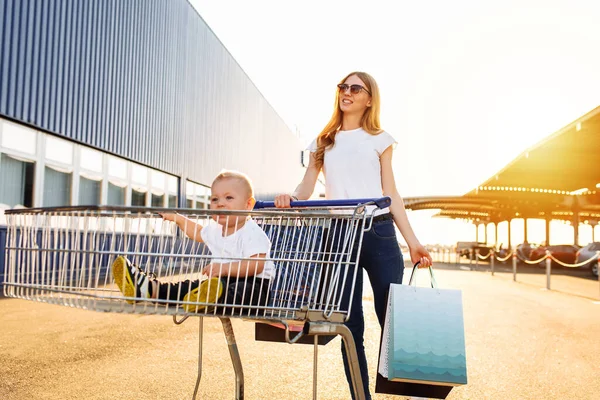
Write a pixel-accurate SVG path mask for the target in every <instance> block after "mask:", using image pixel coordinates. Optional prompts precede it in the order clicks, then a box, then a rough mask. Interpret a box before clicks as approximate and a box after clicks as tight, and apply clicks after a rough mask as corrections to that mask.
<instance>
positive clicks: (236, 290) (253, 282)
mask: <svg viewBox="0 0 600 400" xmlns="http://www.w3.org/2000/svg"><path fill="white" fill-rule="evenodd" d="M254 204H255V199H254V194H253V188H252V184H251V182H250V179H249V178H248V177H247V176H246V175H245V174H243V173H240V172H237V171H224V172H221V173H220V174H219V175H218V176H217V177H216V178H215V179H214V181H213V183H212V186H211V197H210V208H211V209H212V210H215V209H216V210H252V208H253V207H254ZM161 215H162V217H163V219H164V220H167V221H173V222H174V223H175V224H177V226H178V227H179V228H180V229H181V230H182V231H183V232H184V233H185V234H186V235H187V236H188V237H189V238H191V239H193V240H195V241H197V242H200V243H205V244H206V245H207V246H208V248H209V249H210V251H211V254H212V256H211V260H212V262H211V263H210V264H208V265H207V266H205V267H204V269H203V271H202V272H203V275H206V276H207V277H208V278H204V279H197V280H185V281H179V282H174V283H172V282H160V281H159V280H157V279H156V277H155V276H154V274H150V273H147V272H146V271H143V270H142V269H141V268H139V267H137V266H136V265H133V264H132V263H131V262H130V261H129V260H128V259H127V258H126V257H123V256H119V257H117V259H116V260H115V261H114V262H113V264H112V272H113V277H114V279H115V283H116V284H117V286H118V287H119V289H120V290H121V292H122V293H123V294H124V295H125V296H126V297H130V298H135V301H138V299H139V300H144V299H148V300H150V301H151V300H152V299H161V300H171V301H183V302H184V303H185V304H184V306H183V307H184V308H185V310H186V311H188V312H204V311H207V312H208V311H209V310H205V306H204V305H202V304H194V303H209V304H215V303H216V304H223V305H230V306H233V305H237V306H240V305H246V306H255V305H258V306H260V305H265V304H267V301H268V295H269V286H270V285H269V284H270V280H271V278H272V277H273V276H274V274H275V267H274V265H273V262H272V261H269V260H266V259H267V258H269V252H270V249H271V241H270V240H269V238H268V237H267V235H266V234H265V232H264V231H263V230H262V229H261V228H260V227H259V226H258V225H257V224H256V222H255V221H253V220H252V219H251V218H250V217H248V216H246V215H234V214H227V212H225V213H224V214H223V215H213V216H212V220H210V221H209V223H208V224H205V225H204V226H203V225H201V224H198V223H196V222H194V221H192V220H190V219H189V218H187V217H185V216H183V215H181V214H176V213H164V214H161ZM135 301H134V300H128V302H130V303H134V302H135ZM229 309H232V307H229Z"/></svg>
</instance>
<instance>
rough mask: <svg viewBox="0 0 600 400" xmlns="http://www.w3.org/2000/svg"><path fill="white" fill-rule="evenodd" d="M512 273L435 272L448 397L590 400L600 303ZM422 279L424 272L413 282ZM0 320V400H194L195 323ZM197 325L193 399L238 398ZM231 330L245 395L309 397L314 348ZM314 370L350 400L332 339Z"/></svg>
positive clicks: (329, 394)
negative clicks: (445, 327) (460, 350)
mask: <svg viewBox="0 0 600 400" xmlns="http://www.w3.org/2000/svg"><path fill="white" fill-rule="evenodd" d="M519 276H520V277H522V281H520V282H517V283H515V282H513V281H512V275H508V273H507V272H505V271H504V270H503V268H502V271H501V272H498V273H497V274H496V276H493V277H492V276H491V274H490V273H489V271H486V270H485V268H484V266H483V265H481V266H480V270H470V268H469V267H468V265H463V268H462V269H461V268H460V266H458V265H444V264H439V265H438V266H437V279H438V284H439V285H440V287H442V288H455V289H461V290H462V291H463V302H464V313H465V333H466V344H467V368H468V380H469V383H468V385H466V386H462V387H458V388H455V389H453V391H452V392H451V394H450V396H449V397H448V398H449V399H542V398H543V399H565V398H569V399H595V398H597V394H598V393H600V379H598V365H599V364H600V340H598V338H600V302H599V301H594V300H593V299H590V298H587V297H583V296H580V295H578V296H575V295H570V294H567V293H564V292H562V291H561V292H559V291H547V290H540V286H543V285H539V284H538V280H539V278H540V276H542V277H543V275H538V274H526V273H523V274H519ZM405 278H406V277H405ZM527 279H531V282H527V281H526V280H527ZM553 282H556V286H560V285H564V286H565V287H569V288H570V289H574V290H576V291H578V292H582V291H585V290H589V291H590V293H592V292H593V290H594V289H593V287H592V286H594V285H595V284H597V282H594V281H593V280H591V279H590V280H586V279H580V278H573V277H571V276H566V277H560V278H557V279H556V281H553ZM559 282H562V283H559ZM427 283H428V282H427V281H426V278H425V274H423V278H422V282H421V279H420V281H419V284H420V285H426V284H427ZM588 284H589V285H590V286H589V289H587V286H588ZM569 285H570V286H569ZM366 287H367V288H368V284H367V285H366ZM596 288H597V286H596ZM364 299H365V311H366V315H367V333H366V343H365V345H366V349H367V354H368V358H369V363H370V368H371V371H372V372H371V374H370V375H371V376H372V377H373V376H374V375H375V369H376V365H377V353H378V346H379V327H378V326H377V323H376V319H375V315H374V312H373V310H372V295H371V294H370V292H369V290H366V291H365V296H364ZM0 321H1V322H2V323H1V324H0V337H1V338H2V339H1V340H0V360H1V362H0V376H2V379H0V393H2V396H1V397H2V398H3V399H7V400H16V399H49V400H50V399H52V400H54V399H111V400H112V399H189V398H191V395H192V392H193V388H194V382H195V376H196V366H197V337H198V325H197V323H198V320H197V319H192V320H191V321H188V322H186V323H185V324H183V325H182V326H175V325H174V324H173V323H172V321H171V319H170V318H169V317H162V316H139V315H119V314H103V313H96V312H92V311H86V310H79V309H70V308H67V307H61V306H56V305H47V304H40V303H34V302H29V301H24V300H16V299H0ZM204 321H205V322H204V357H203V375H202V384H201V389H200V394H201V397H200V398H202V399H231V398H234V375H233V370H232V367H231V362H230V359H229V354H228V350H227V345H226V343H225V339H224V336H223V332H222V329H221V324H220V322H219V321H218V319H214V318H206V319H205V320H204ZM233 325H234V329H235V333H236V338H237V341H238V345H239V349H240V353H241V357H242V362H243V367H244V374H245V389H246V398H247V399H267V398H293V399H307V398H311V397H312V360H313V352H312V350H313V348H312V346H307V345H288V344H277V343H266V342H256V341H254V324H253V323H250V322H246V321H242V320H234V321H233ZM318 366H319V370H318V371H319V372H318V393H319V396H318V398H319V399H348V398H349V394H348V389H347V384H346V380H345V377H344V373H343V367H342V363H341V357H340V352H339V339H336V340H334V341H333V342H331V343H329V344H328V345H326V346H320V347H319V364H318ZM371 388H372V391H373V388H374V382H371ZM374 398H375V399H395V398H401V397H394V396H388V395H375V396H374Z"/></svg>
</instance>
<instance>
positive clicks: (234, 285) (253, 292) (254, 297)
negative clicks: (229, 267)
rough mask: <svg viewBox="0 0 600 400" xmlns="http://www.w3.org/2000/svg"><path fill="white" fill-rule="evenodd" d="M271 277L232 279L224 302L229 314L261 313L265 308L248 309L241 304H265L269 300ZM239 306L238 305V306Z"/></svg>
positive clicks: (226, 290)
mask: <svg viewBox="0 0 600 400" xmlns="http://www.w3.org/2000/svg"><path fill="white" fill-rule="evenodd" d="M223 280H225V279H223ZM269 283H270V281H269V279H261V278H254V277H253V276H251V277H248V278H246V279H239V280H235V279H230V281H229V284H228V285H227V287H226V289H225V296H224V299H223V301H222V302H221V303H222V304H224V305H226V306H227V311H226V313H227V314H234V313H235V314H243V315H260V314H259V313H263V312H264V309H256V308H252V309H248V308H240V307H239V306H265V305H267V303H268V300H269ZM236 306H238V307H236Z"/></svg>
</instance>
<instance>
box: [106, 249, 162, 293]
mask: <svg viewBox="0 0 600 400" xmlns="http://www.w3.org/2000/svg"><path fill="white" fill-rule="evenodd" d="M111 270H112V274H113V278H114V280H115V283H116V284H117V287H118V288H119V290H120V291H121V293H123V295H124V296H125V297H128V298H136V300H132V299H127V300H126V301H127V302H128V303H129V304H133V303H135V302H136V301H139V300H143V299H150V298H151V297H152V288H153V286H154V285H153V283H154V281H155V278H154V276H153V274H147V273H146V272H145V271H143V270H142V269H141V268H139V267H138V266H137V265H133V264H132V263H131V262H130V261H129V260H128V259H127V258H125V257H123V256H119V257H117V258H116V259H115V261H114V262H113V263H112V266H111ZM138 299H139V300H138Z"/></svg>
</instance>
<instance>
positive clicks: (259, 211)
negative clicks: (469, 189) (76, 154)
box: [4, 197, 390, 399]
mask: <svg viewBox="0 0 600 400" xmlns="http://www.w3.org/2000/svg"><path fill="white" fill-rule="evenodd" d="M389 204H390V199H389V198H387V197H384V198H381V199H358V200H342V201H296V202H292V207H294V208H292V209H274V208H273V203H272V202H258V203H257V205H256V207H255V210H253V211H224V210H195V209H179V210H172V209H161V208H139V207H138V208H135V207H109V206H106V207H105V206H98V207H84V206H79V207H63V208H38V209H19V210H7V211H6V212H5V215H6V220H7V242H6V266H5V271H6V279H5V282H4V294H5V295H6V296H7V297H15V298H21V299H27V300H33V301H39V302H45V303H51V304H59V305H65V306H70V307H77V308H82V309H88V310H94V311H103V312H117V313H133V314H164V315H171V316H172V317H173V320H174V322H175V323H176V324H181V323H183V321H185V320H186V319H187V318H188V317H190V316H197V317H199V352H198V376H197V380H196V386H195V389H194V395H193V398H196V395H197V392H198V388H199V384H200V377H201V371H202V331H203V318H204V317H218V318H220V320H221V322H222V324H223V329H224V332H225V336H226V339H227V343H228V346H229V351H230V356H231V359H232V363H233V368H234V371H235V377H236V398H237V399H242V398H243V397H244V386H243V369H242V364H241V360H240V357H239V353H238V350H237V345H236V342H235V336H234V333H233V328H232V325H231V320H230V318H243V319H246V320H251V321H255V322H261V323H268V324H278V325H279V326H282V327H284V329H285V338H286V341H288V342H289V343H295V342H296V341H298V339H299V338H300V337H302V336H303V335H313V336H315V362H314V374H315V375H314V379H313V396H314V397H316V369H317V362H316V343H317V337H318V335H340V336H341V337H342V340H343V342H344V344H345V347H346V350H347V353H348V358H349V364H350V370H351V376H352V382H353V387H354V391H355V393H358V398H363V393H364V390H363V384H362V380H361V377H360V372H359V368H358V361H357V356H356V348H355V344H354V341H353V338H352V335H351V334H350V331H349V330H348V328H346V327H345V325H344V322H345V321H346V320H347V319H348V317H349V315H350V302H349V301H348V298H349V297H350V296H352V294H353V292H354V285H355V283H356V276H357V270H358V267H357V266H358V254H360V246H361V243H362V237H363V233H364V232H365V231H367V230H369V229H370V228H371V224H372V217H373V210H374V209H375V208H385V207H388V206H389ZM174 211H176V212H178V213H179V214H182V215H185V216H186V217H187V218H188V219H190V220H191V221H193V222H194V223H196V224H200V225H202V226H206V225H207V224H209V223H211V220H215V219H217V218H247V217H251V218H252V219H253V220H254V221H255V222H256V223H257V224H258V225H259V226H260V227H261V228H262V229H263V230H264V231H265V233H266V234H267V235H268V237H269V239H270V240H271V243H272V246H271V252H270V254H269V255H268V256H267V257H265V258H263V259H262V261H265V262H272V263H273V264H274V266H275V271H276V272H275V277H274V278H272V279H270V284H269V287H268V290H265V291H262V292H259V293H265V295H264V296H262V298H260V296H259V298H255V299H253V300H252V301H247V299H246V300H244V299H236V298H234V299H233V300H231V299H229V300H227V301H224V300H223V299H219V300H216V301H213V302H209V301H206V299H205V300H204V302H203V301H202V299H201V298H197V299H196V300H190V299H189V298H185V297H184V296H183V295H182V294H185V292H188V291H189V289H190V287H189V286H186V285H189V282H192V281H197V280H198V279H202V278H203V277H202V270H203V269H204V267H205V266H206V265H208V264H209V263H211V261H213V258H212V255H211V253H210V250H209V249H208V247H207V246H206V245H204V244H203V243H199V242H198V241H195V240H193V239H191V238H189V237H187V236H186V235H185V234H184V233H183V232H182V230H180V229H179V228H178V227H177V226H176V225H175V224H174V223H172V222H169V221H165V220H163V218H162V217H161V215H160V214H159V213H165V212H174ZM212 223H214V222H212ZM118 257H125V258H126V259H127V260H129V262H131V263H132V264H134V265H136V266H138V267H139V268H140V269H141V270H143V271H144V272H145V273H147V274H148V276H153V278H155V279H156V280H158V281H160V282H163V283H168V282H172V283H175V282H183V283H180V284H178V285H173V288H176V289H173V290H174V291H175V290H176V291H177V293H175V292H174V293H171V294H170V295H169V296H168V298H161V299H152V300H149V299H147V298H142V297H136V295H133V296H129V297H126V296H124V295H123V294H122V293H121V290H119V288H118V287H117V285H116V284H115V279H114V277H113V271H112V270H111V266H112V265H113V264H114V262H115V260H116V259H117V258H118ZM248 260H250V259H243V258H238V259H230V260H227V261H229V262H231V263H238V265H241V263H243V262H244V261H248ZM252 260H254V261H256V259H252ZM221 261H222V260H221ZM223 279H226V280H227V284H231V283H233V284H236V285H238V284H239V285H246V284H249V282H252V278H249V279H245V280H242V279H241V278H240V279H238V280H235V278H231V277H227V278H225V277H224V278H223ZM294 325H295V326H297V325H302V329H301V330H300V331H299V332H298V331H297V330H293V329H291V327H293V326H294ZM292 332H293V333H292Z"/></svg>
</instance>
